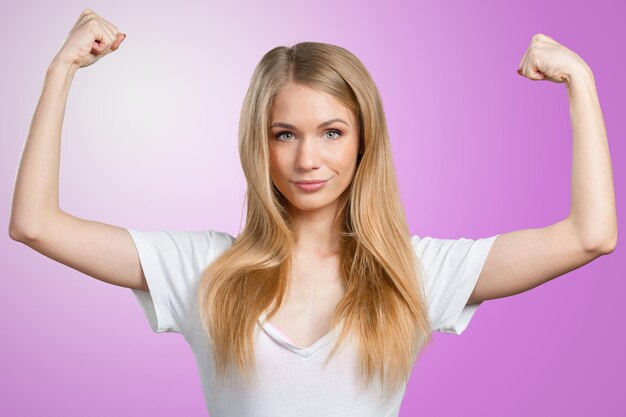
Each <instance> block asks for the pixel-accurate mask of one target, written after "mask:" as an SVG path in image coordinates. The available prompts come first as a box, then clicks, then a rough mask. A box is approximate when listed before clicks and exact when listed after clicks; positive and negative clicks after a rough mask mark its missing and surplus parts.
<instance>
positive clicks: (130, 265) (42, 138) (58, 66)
mask: <svg viewBox="0 0 626 417" xmlns="http://www.w3.org/2000/svg"><path fill="white" fill-rule="evenodd" d="M124 37H125V35H124V34H122V33H120V32H119V31H118V30H117V28H116V27H115V26H113V25H112V24H110V23H109V22H107V21H105V20H104V19H102V18H101V17H99V16H97V15H96V14H95V13H93V12H92V11H91V10H85V11H83V13H81V15H80V17H79V19H78V21H77V22H76V25H75V26H74V28H73V29H72V31H70V34H69V36H68V37H67V39H66V41H65V43H64V44H63V46H62V47H61V49H60V50H59V51H58V52H57V55H56V56H55V57H54V59H53V60H52V63H51V64H50V66H49V67H48V70H47V72H46V76H45V80H44V86H43V91H42V93H41V96H40V98H39V102H38V104H37V107H36V109H35V113H34V116H33V119H32V121H31V124H30V129H29V132H28V137H27V139H26V143H25V144H24V148H23V151H22V156H21V158H20V163H19V167H18V171H17V177H16V182H15V189H14V193H13V203H12V207H11V220H10V223H9V235H10V236H11V238H12V239H13V240H16V241H19V242H22V243H24V244H26V245H28V246H29V247H31V248H33V249H35V250H36V251H38V252H40V253H42V254H43V255H46V256H47V257H49V258H51V259H54V260H56V261H58V262H61V263H63V264H65V265H67V266H70V267H72V268H74V269H76V270H79V271H81V272H84V273H85V274H87V275H90V276H92V277H94V278H97V279H99V280H101V281H104V282H108V283H111V284H115V285H120V286H124V287H129V288H137V289H143V290H145V289H147V286H146V282H145V278H144V276H143V271H142V270H141V265H140V263H139V257H138V254H137V251H136V249H135V246H134V243H133V241H132V238H131V236H130V234H129V233H128V231H127V230H125V229H123V228H120V227H116V226H112V225H107V224H104V223H100V222H96V221H90V220H83V219H79V218H77V217H74V216H72V215H70V214H68V213H65V212H63V211H62V210H61V209H60V207H59V198H58V195H59V163H60V149H61V129H62V124H63V116H64V113H65V107H66V104H67V96H68V92H69V89H70V85H71V83H72V79H73V77H74V74H75V73H76V71H77V70H78V69H79V68H81V67H85V66H88V65H91V64H93V63H94V62H95V61H97V60H98V59H100V58H101V57H102V56H105V55H107V54H108V53H110V52H112V51H115V50H116V49H117V48H118V47H119V45H120V44H121V42H122V41H123V39H124Z"/></svg>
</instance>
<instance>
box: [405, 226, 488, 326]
mask: <svg viewBox="0 0 626 417" xmlns="http://www.w3.org/2000/svg"><path fill="white" fill-rule="evenodd" d="M499 235H500V234H497V235H494V236H491V237H486V238H481V239H476V240H474V239H467V238H463V237H462V238H460V239H435V238H432V237H423V238H420V237H419V236H417V235H413V236H412V237H411V243H412V245H413V248H414V250H415V253H416V255H417V257H418V258H419V260H420V261H421V264H422V266H423V269H422V275H421V277H422V282H423V284H424V290H425V293H426V298H427V300H428V310H429V315H430V320H431V326H432V329H431V330H432V331H438V332H444V333H453V334H457V335H460V334H461V333H463V331H464V330H465V328H466V327H467V325H468V324H469V322H470V320H471V318H472V316H473V315H474V314H475V313H476V310H478V307H479V306H480V305H481V304H482V302H480V303H475V304H470V305H467V304H466V303H467V301H468V300H469V297H470V295H471V294H472V291H473V290H474V287H475V286H476V283H477V282H478V277H479V276H480V272H481V271H482V268H483V265H484V263H485V260H486V259H487V255H488V254H489V251H490V250H491V246H492V245H493V242H494V241H495V240H496V238H497V237H498V236H499Z"/></svg>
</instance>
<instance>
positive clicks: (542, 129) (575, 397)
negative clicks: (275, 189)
mask: <svg viewBox="0 0 626 417" xmlns="http://www.w3.org/2000/svg"><path fill="white" fill-rule="evenodd" d="M469 3H470V2H465V1H454V2H452V1H445V2H442V1H441V2H435V1H432V2H398V1H386V2H364V1H362V0H361V1H337V0H333V1H325V0H324V1H317V2H310V1H306V2H305V1H289V2H288V1H275V0H268V1H263V2H252V1H250V2H247V3H243V2H234V1H233V2H223V3H222V2H220V3H218V2H215V1H211V2H209V1H204V2H200V1H193V2H192V1H180V2H165V1H136V2H128V1H124V2H122V1H108V2H97V3H96V2H91V3H89V2H87V3H86V2H78V1H65V2H63V3H62V4H60V3H59V2H34V1H23V2H21V3H20V5H19V6H17V5H14V4H9V3H7V4H6V5H4V6H3V8H2V9H3V10H2V14H1V16H0V23H1V24H0V35H1V36H0V45H1V46H2V51H3V60H2V65H1V66H0V71H1V77H0V82H1V83H2V85H1V87H2V90H1V91H2V101H1V104H2V109H1V111H0V121H1V123H0V129H1V137H2V141H1V142H0V147H1V149H0V164H1V165H0V166H1V167H2V170H1V171H0V187H1V191H2V192H1V195H0V199H1V201H0V203H1V204H0V219H2V224H3V225H4V226H3V230H5V233H4V234H3V235H2V237H1V238H0V245H1V249H0V250H1V252H0V253H1V256H2V263H1V265H2V279H0V297H1V298H0V315H1V317H2V321H3V325H2V330H3V332H2V336H1V337H2V344H1V345H2V353H1V354H0V367H1V372H0V381H1V382H0V383H1V387H0V388H1V389H0V414H2V415H6V416H34V415H46V416H61V415H63V416H67V415H72V416H73V415H90V416H111V415H122V416H131V415H133V416H139V415H145V416H147V415H149V416H154V417H156V416H172V415H184V416H204V415H206V414H207V411H206V408H205V404H204V398H203V394H202V389H201V384H200V378H199V376H198V374H197V369H196V366H195V363H194V361H193V356H192V353H191V350H190V349H189V348H188V346H187V344H186V342H185V340H184V339H183V338H182V337H181V336H180V335H172V334H169V335H168V334H155V333H153V332H152V331H151V330H150V328H149V324H148V322H147V320H146V318H145V316H144V314H143V312H142V311H141V309H140V307H139V305H138V304H137V302H136V301H135V299H134V298H133V296H132V294H131V290H129V289H126V288H123V287H118V286H113V285H107V284H105V283H104V282H101V281H98V280H96V279H93V278H90V277H88V276H87V275H85V274H82V273H80V272H78V271H76V270H74V269H71V268H69V267H66V266H65V265H63V264H60V263H57V262H55V261H52V260H51V259H49V258H46V257H44V256H42V255H41V254H39V253H38V252H36V251H34V250H32V249H30V248H29V247H27V246H25V245H22V244H20V243H18V242H14V241H12V240H11V239H10V238H9V236H8V219H9V214H10V204H11V198H12V192H13V185H14V181H15V174H16V170H17V164H18V161H19V156H20V153H21V151H22V147H23V144H24V140H25V138H26V134H27V131H28V126H29V123H30V121H31V118H32V115H33V112H34V109H35V106H36V103H37V100H38V98H39V95H40V93H41V88H42V85H43V77H44V73H45V70H46V69H47V66H48V64H49V62H50V60H51V59H52V57H53V56H54V55H55V54H56V51H57V50H58V48H59V47H60V45H61V43H62V42H63V40H64V39H65V37H66V36H67V33H68V32H69V30H70V29H71V28H72V26H73V25H74V23H75V21H76V19H77V18H78V15H79V14H80V12H81V11H82V10H83V9H84V8H92V9H93V10H95V11H96V13H98V14H99V15H101V16H102V17H104V18H105V19H107V20H109V21H110V22H112V23H113V24H115V25H117V26H118V28H119V29H120V30H121V31H122V32H125V33H126V34H127V39H126V40H125V41H124V43H123V44H122V46H121V48H120V49H119V50H118V51H117V52H115V53H113V54H111V55H109V56H107V57H104V58H103V59H101V60H100V61H99V62H97V63H96V64H94V65H92V66H90V67H87V68H83V69H81V70H79V72H78V73H77V74H76V76H75V77H74V82H73V85H72V88H71V91H70V95H69V100H68V104H67V109H66V115H65V122H64V127H63V142H62V159H61V161H62V162H61V176H60V196H59V197H60V204H61V208H62V209H63V210H65V211H66V212H69V213H71V214H73V215H75V216H78V217H81V218H85V219H91V220H97V221H101V222H105V223H109V224H115V225H118V226H121V227H131V228H140V229H181V230H194V229H195V230H201V229H204V228H214V229H217V230H220V231H226V232H229V233H231V234H232V235H235V236H236V235H237V234H238V232H239V230H240V227H241V226H242V224H241V222H242V218H243V214H244V211H243V197H244V190H245V181H244V176H243V173H242V171H241V166H240V163H239V159H238V152H237V123H238V118H239V111H240V108H241V103H242V100H243V96H244V93H245V91H246V89H247V88H248V83H249V81H250V76H251V74H252V71H253V69H254V66H255V65H256V64H257V62H258V61H259V60H260V58H261V57H262V55H263V54H264V53H265V52H267V51H268V50H270V49H271V48H273V47H275V46H278V45H293V44H295V43H297V42H300V41H304V40H313V41H321V42H328V43H333V44H337V45H341V46H343V47H345V48H347V49H348V50H350V51H352V52H353V53H354V54H355V55H357V56H358V57H359V58H360V59H361V60H362V61H363V63H364V64H365V65H366V66H367V68H368V69H369V70H370V72H371V74H372V76H373V78H374V80H375V82H376V83H377V85H378V88H379V90H380V93H381V95H382V98H383V104H384V106H385V111H386V115H387V118H388V125H389V130H390V135H391V140H392V146H393V152H394V163H395V166H396V170H397V173H398V176H399V184H400V187H401V192H402V198H403V202H404V204H405V208H406V212H407V215H408V220H409V223H410V226H411V231H412V232H413V233H414V234H418V235H420V236H433V237H439V238H459V237H469V238H479V237H485V236H491V235H494V234H496V233H505V232H509V231H513V230H518V229H524V228H536V227H543V226H547V225H549V224H552V223H554V222H557V221H559V220H561V219H563V218H564V217H565V216H567V214H568V211H569V204H570V178H571V157H572V154H571V151H572V147H571V126H570V120H569V112H568V97H567V92H566V89H565V85H563V84H555V83H551V82H549V81H541V82H536V81H531V80H529V79H526V78H523V77H521V76H519V75H518V74H517V73H516V70H517V66H518V64H519V62H520V60H521V57H522V54H523V53H524V51H525V50H526V48H527V46H528V44H529V42H530V39H531V37H532V35H533V34H535V33H537V32H542V33H545V34H547V35H549V36H551V37H553V38H555V39H556V40H557V41H559V42H560V43H562V44H564V45H565V46H567V47H569V48H570V49H572V50H574V51H575V52H577V53H578V54H579V55H580V56H581V57H583V59H585V60H586V61H587V63H588V64H589V65H590V66H591V68H592V69H593V71H594V74H595V77H596V86H597V89H598V94H599V97H600V102H601V105H602V110H603V114H604V119H605V123H606V127H607V132H608V137H609V142H610V148H611V153H612V161H613V173H614V180H615V187H616V194H617V204H618V210H619V214H620V215H621V216H623V214H624V213H623V207H624V205H623V203H624V201H623V195H624V194H623V192H620V191H622V190H623V182H622V179H623V178H624V169H623V167H624V155H626V152H624V143H623V140H622V139H623V136H624V135H623V132H624V127H625V126H624V114H623V111H624V93H625V91H624V81H623V80H624V76H623V72H624V68H625V67H626V59H625V55H624V47H623V43H622V42H623V39H626V36H625V35H626V34H625V33H624V32H625V29H624V25H623V22H624V20H625V17H626V13H625V9H624V7H623V6H622V5H621V4H620V3H621V2H617V1H615V2H608V1H598V2H594V3H593V6H592V5H591V3H589V2H582V1H571V0H569V1H562V0H558V1H552V2H539V1H524V2H503V1H497V2H496V1H488V2H487V1H485V2H480V5H478V2H475V3H474V5H470V4H469ZM620 33H621V34H620ZM619 39H622V41H619ZM624 264H625V262H624V259H623V249H622V247H621V245H618V247H617V249H616V250H615V252H614V253H613V254H611V255H609V256H605V257H601V258H599V259H597V260H596V261H595V262H592V263H590V264H587V265H585V266H583V267H582V268H579V269H578V270H575V271H572V272H570V273H568V274H566V275H565V276H562V277H559V278H558V279H555V280H553V281H550V282H549V283H547V284H545V285H543V286H540V287H538V288H535V289H533V290H530V291H528V292H525V293H523V294H519V295H517V296H514V297H507V298H502V299H497V300H489V301H486V302H485V303H484V304H483V305H482V306H481V307H480V310H479V311H478V312H477V313H476V315H475V316H474V318H473V319H472V322H471V323H470V325H469V327H468V329H467V330H466V332H465V333H464V334H463V335H461V336H460V337H458V336H454V335H447V334H439V333H437V334H435V337H434V341H433V343H432V345H430V346H429V348H428V350H427V351H426V352H425V353H424V355H423V356H422V358H421V360H420V361H418V363H417V364H416V365H415V368H414V370H413V374H412V378H411V380H410V383H409V386H408V388H407V392H406V396H405V399H404V402H403V405H402V410H401V413H400V415H401V416H418V415H420V416H433V415H450V416H451V415H461V414H469V415H482V416H502V415H506V416H529V415H532V416H553V415H567V416H589V415H603V416H618V415H624V413H625V407H624V403H623V400H620V399H619V398H618V394H621V395H623V394H624V392H626V383H625V382H624V376H625V371H626V361H625V360H624V355H623V354H624V351H625V350H626V349H625V347H626V343H625V340H626V339H625V337H624V331H623V326H624V318H625V317H626V315H625V314H624V313H625V307H624V293H625V291H626V283H625V280H624V278H625V277H624Z"/></svg>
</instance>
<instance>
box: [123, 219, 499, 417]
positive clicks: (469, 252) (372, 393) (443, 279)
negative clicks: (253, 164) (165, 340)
mask: <svg viewBox="0 0 626 417" xmlns="http://www.w3.org/2000/svg"><path fill="white" fill-rule="evenodd" d="M127 230H128V231H129V233H130V234H131V236H132V238H133V240H134V242H135V246H136V247H137V252H138V253H139V258H140V260H141V266H142V268H143V271H144V274H145V276H146V281H147V282H148V287H149V288H150V291H149V292H146V291H142V290H135V289H132V292H133V294H134V295H135V296H136V298H137V300H138V301H139V304H140V305H141V307H142V309H143V311H144V313H145V315H146V317H147V318H148V321H149V323H150V327H151V328H152V330H153V331H154V332H157V333H162V332H175V333H180V334H182V335H183V336H184V338H185V340H186V341H187V342H188V343H189V345H190V347H191V350H192V351H193V354H194V357H195V359H196V363H197V366H198V370H199V373H200V376H201V380H202V386H203V389H204V396H205V401H206V405H207V408H208V410H209V413H210V415H211V417H293V416H299V417H308V416H311V417H313V416H315V417H319V416H325V417H340V416H341V417H349V416H355V417H357V416H358V417H370V416H371V417H397V416H398V414H399V411H400V405H401V402H402V397H403V396H404V393H405V390H406V385H405V386H404V387H403V388H402V389H401V390H399V391H398V392H397V393H396V394H395V395H394V396H393V397H392V398H391V399H390V400H388V401H384V398H382V397H381V396H380V390H379V385H378V384H377V383H376V382H374V383H372V384H370V385H369V386H368V387H367V388H366V389H365V390H363V391H362V392H361V393H360V394H359V388H360V385H359V382H360V380H359V379H358V373H357V370H358V364H357V362H356V360H357V355H356V346H354V345H353V344H352V341H351V339H349V340H348V343H346V344H343V345H342V347H341V348H340V350H338V351H337V352H336V353H335V355H334V357H333V358H332V359H331V361H330V362H329V363H328V365H327V366H326V367H324V366H323V362H324V359H325V358H326V357H327V356H328V354H329V352H330V350H331V348H332V346H333V342H334V341H335V340H336V337H337V336H338V331H337V329H333V330H332V331H331V332H329V333H327V334H326V335H324V336H323V337H321V338H320V339H319V340H317V341H316V342H315V343H314V344H313V345H311V346H309V347H306V348H303V347H299V346H296V345H294V344H293V343H291V342H290V341H289V339H288V338H286V337H284V335H283V333H282V332H281V331H280V330H279V329H278V328H276V327H274V326H272V325H271V323H269V322H267V321H264V319H265V313H262V314H261V316H260V317H259V319H258V320H257V327H256V331H255V355H256V358H257V366H258V375H259V379H258V380H257V383H256V384H254V385H253V386H252V387H246V386H245V384H243V383H242V384H239V383H236V382H233V383H230V384H228V386H226V384H223V385H218V384H217V383H216V382H214V381H213V379H212V378H213V375H214V373H215V372H214V370H215V368H214V365H213V358H212V352H211V351H210V345H209V343H208V340H207V339H206V336H205V334H204V332H203V329H202V327H201V323H200V318H199V317H200V316H199V314H198V312H197V302H196V293H197V286H198V283H199V279H200V276H201V274H202V272H203V271H204V270H205V268H206V266H207V265H208V264H209V263H210V262H212V261H213V260H214V259H215V258H217V257H218V256H219V255H220V254H221V253H222V252H224V251H225V250H226V249H228V248H229V247H230V246H231V245H232V242H233V241H234V239H235V238H234V237H233V236H231V235H230V234H228V233H224V232H218V231H215V230H213V229H209V230H204V231H171V230H153V231H152V230H151V231H148V230H136V229H127ZM497 236H498V235H494V236H491V237H487V238H482V239H477V240H472V239H466V238H460V239H456V240H455V239H434V238H431V237H423V238H420V237H419V236H417V235H413V236H412V237H411V243H412V245H413V248H414V249H415V251H416V253H417V256H418V257H419V259H420V260H421V261H422V264H423V266H424V270H425V271H423V272H424V273H423V274H422V277H423V279H424V287H425V291H426V297H427V300H428V311H429V317H430V320H431V323H432V331H438V332H446V333H453V334H461V333H462V332H463V331H464V330H465V328H466V327H467V325H468V323H469V321H470V319H471V318H472V316H473V315H474V313H475V312H476V310H477V309H478V307H479V305H480V304H473V305H466V302H467V300H468V299H469V296H470V294H471V293H472V290H473V289H474V286H475V285H476V281H477V280H478V276H479V274H480V271H481V269H482V267H483V264H484V262H485V259H486V258H487V254H488V253H489V250H490V249H491V246H492V244H493V242H494V241H495V239H496V237H497Z"/></svg>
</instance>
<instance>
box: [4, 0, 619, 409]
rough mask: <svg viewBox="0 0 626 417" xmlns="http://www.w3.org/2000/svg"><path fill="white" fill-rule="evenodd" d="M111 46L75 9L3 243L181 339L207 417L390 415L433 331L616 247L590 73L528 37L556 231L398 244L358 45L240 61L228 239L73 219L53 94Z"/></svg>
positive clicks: (527, 68)
mask: <svg viewBox="0 0 626 417" xmlns="http://www.w3.org/2000/svg"><path fill="white" fill-rule="evenodd" d="M124 38H125V35H124V34H122V33H121V32H120V31H119V30H118V28H117V27H115V26H114V25H113V24H111V23H109V22H108V21H106V20H105V19H103V18H102V17H100V16H98V15H97V14H96V13H94V12H93V11H91V10H85V11H83V13H82V14H81V16H80V18H79V20H78V22H77V23H76V25H75V27H74V28H73V29H72V31H71V32H70V34H69V36H68V38H67V39H66V41H65V43H64V44H63V46H62V47H61V49H60V50H59V51H58V53H57V55H56V56H55V57H54V59H53V61H52V63H51V65H50V67H49V69H48V72H47V75H46V81H45V86H44V89H43V93H42V95H41V98H40V101H39V103H38V106H37V109H36V112H35V115H34V117H33V121H32V124H31V128H30V131H29V135H28V138H27V143H26V146H25V148H24V153H23V156H22V159H21V161H20V166H19V171H18V177H17V181H16V187H15V194H14V199H13V207H12V213H11V214H12V215H11V228H10V234H11V237H12V238H13V239H15V240H18V241H20V242H23V243H24V244H26V245H29V246H30V247H32V248H33V249H35V250H37V251H38V252H40V253H42V254H44V255H46V256H48V257H50V258H52V259H55V260H57V261H59V262H62V263H64V264H65V265H68V266H71V267H72V268H75V269H77V270H79V271H82V272H84V273H86V274H88V275H90V276H92V277H95V278H97V279H99V280H102V281H105V282H109V283H111V284H114V285H118V286H123V287H127V288H131V289H132V291H133V293H134V294H135V296H136V297H137V300H138V302H139V303H140V305H141V306H142V308H143V309H144V312H145V314H146V316H147V318H148V320H149V323H150V326H151V328H152V329H153V330H154V331H155V332H176V333H180V334H182V335H184V337H185V339H186V340H187V341H188V343H189V344H190V346H191V348H192V350H193V353H194V355H195V359H196V361H197V365H198V368H199V371H200V375H201V377H202V384H203V388H204V393H205V398H206V404H207V407H208V410H209V412H210V414H211V416H213V417H220V416H274V417H275V416H326V417H328V416H359V417H366V416H377V417H379V416H397V415H398V412H399V409H400V404H401V401H402V397H403V395H404V392H405V388H406V384H407V381H408V378H409V375H410V373H411V370H412V367H413V365H414V363H415V361H416V360H417V358H418V355H419V353H420V352H421V350H422V348H423V347H424V346H425V345H426V344H427V343H428V342H429V341H430V338H431V334H432V332H433V331H441V332H449V333H455V334H461V333H462V332H463V331H464V330H465V328H466V327H467V325H468V323H469V321H470V319H471V317H472V316H473V314H474V313H475V311H476V310H477V308H478V307H479V306H480V305H481V303H482V302H483V301H485V300H489V299H494V298H500V297H506V296H510V295H513V294H517V293H521V292H523V291H526V290H528V289H531V288H533V287H536V286H538V285H540V284H542V283H545V282H547V281H549V280H551V279H553V278H555V277H557V276H559V275H563V274H565V273H567V272H568V271H571V270H573V269H575V268H578V267H580V266H581V265H584V264H586V263H588V262H590V261H591V260H593V259H595V258H597V257H599V256H601V255H603V254H608V253H610V252H612V251H613V249H614V248H615V244H616V239H617V222H616V215H615V204H614V196H613V185H612V174H611V166H610V159H609V153H608V146H607V139H606V133H605V129H604V124H603V120H602V114H601V112H600V106H599V103H598V99H597V95H596V94H595V88H594V81H593V75H592V73H591V70H590V68H589V67H588V66H587V65H586V64H585V62H584V61H583V60H582V59H581V58H580V57H579V56H578V55H576V54H575V53H574V52H572V51H571V50H569V49H567V48H566V47H564V46H563V45H560V44H559V43H557V42H556V41H555V40H553V39H552V38H550V37H548V36H546V35H541V34H538V35H536V36H534V37H533V39H532V41H531V44H530V46H529V48H528V49H527V51H526V53H525V55H524V57H523V58H522V61H521V63H520V66H519V72H520V75H523V76H525V77H528V78H530V79H533V80H550V81H553V82H558V83H565V84H566V86H567V91H568V94H569V98H570V114H571V117H572V126H573V132H574V147H573V149H574V164H573V175H572V181H573V183H572V206H571V211H570V214H569V216H568V217H567V218H566V219H563V220H562V221H559V222H557V223H555V224H553V225H550V226H547V227H544V228H540V229H527V230H519V231H514V232H510V233H504V234H497V235H494V236H490V237H485V238H480V239H475V240H474V239H467V238H460V239H457V240H452V239H434V238H431V237H419V236H417V235H411V233H410V232H409V229H408V226H407V222H406V219H405V215H404V210H403V208H402V205H401V203H400V196H399V193H398V188H397V184H396V177H395V172H394V167H393V165H392V154H391V150H390V142H389V136H388V132H387V126H386V121H385V115H384V112H383V108H382V104H381V99H380V97H379V94H378V91H377V89H376V86H375V84H374V82H373V81H372V78H371V77H370V75H369V73H368V71H367V70H366V68H365V67H364V66H363V64H362V63H361V62H360V61H359V60H358V59H357V58H356V57H355V56H354V55H353V54H351V53H350V52H348V51H347V50H345V49H343V48H341V47H339V46H335V45H330V44H323V43H316V42H303V43H299V44H296V45H294V46H292V47H284V46H280V47H276V48H274V49H272V50H271V51H269V52H267V53H266V54H265V55H264V56H263V58H262V60H261V62H260V63H259V64H258V66H257V67H256V69H255V70H254V73H253V76H252V80H251V83H250V87H249V89H248V92H247V94H246V96H245V99H244V103H243V108H242V111H241V119H240V126H239V151H240V156H241V164H242V167H243V171H244V174H245V176H246V179H247V184H248V187H247V194H246V201H247V217H246V224H245V227H244V229H243V231H242V232H241V233H240V234H239V235H238V236H237V237H236V238H235V237H233V236H231V235H229V234H227V233H224V232H220V231H217V230H215V229H207V230H203V231H169V230H152V231H149V230H137V229H125V228H119V227H115V226H111V225H106V224H103V223H100V222H94V221H89V220H84V219H79V218H76V217H74V216H72V215H70V214H68V213H65V212H63V211H61V210H60V208H59V206H58V198H57V196H58V171H59V166H58V164H59V149H60V130H61V124H62V118H63V111H64V108H65V104H66V99H67V93H68V90H69V87H70V84H71V80H72V77H73V75H74V74H75V72H76V71H77V70H78V69H79V68H82V67H85V66H87V65H91V64H92V63H94V62H96V61H97V60H98V59H100V58H101V57H102V56H104V55H107V54H109V53H111V52H113V51H115V50H117V49H118V48H119V47H120V45H121V43H122V42H123V40H124ZM50 132H52V133H53V134H50Z"/></svg>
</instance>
